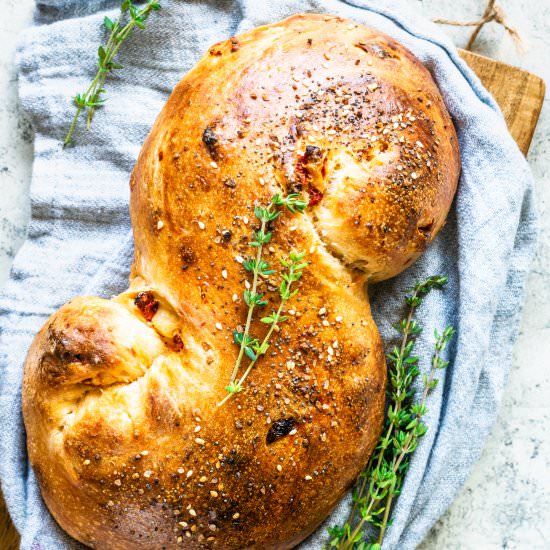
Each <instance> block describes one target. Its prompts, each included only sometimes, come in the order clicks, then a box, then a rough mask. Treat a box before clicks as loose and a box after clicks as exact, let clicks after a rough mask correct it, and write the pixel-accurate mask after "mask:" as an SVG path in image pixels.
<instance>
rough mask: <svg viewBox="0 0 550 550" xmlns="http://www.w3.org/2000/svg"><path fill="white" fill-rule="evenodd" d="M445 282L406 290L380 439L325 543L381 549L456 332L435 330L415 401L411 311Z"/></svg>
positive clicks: (348, 549) (416, 329)
mask: <svg viewBox="0 0 550 550" xmlns="http://www.w3.org/2000/svg"><path fill="white" fill-rule="evenodd" d="M446 283H447V278H446V277H429V278H428V279H426V280H425V281H423V282H418V283H417V284H416V285H415V287H414V289H413V292H412V294H411V295H409V296H407V298H406V304H407V306H408V313H407V315H406V316H405V318H404V319H402V320H401V321H400V323H399V324H398V325H397V326H396V328H397V329H398V330H399V332H401V335H402V339H401V345H400V346H399V347H394V348H393V350H392V351H391V353H389V354H388V359H389V365H390V368H389V376H388V378H389V387H388V395H389V398H390V404H389V407H388V414H387V418H386V422H385V426H384V430H383V434H382V436H381V437H380V440H379V444H378V446H377V447H376V450H375V451H374V453H373V455H372V456H371V458H370V460H369V463H368V464H367V467H366V468H365V470H364V471H363V473H362V474H361V477H362V481H361V483H360V485H359V487H358V489H357V491H356V492H354V495H353V506H352V510H351V513H350V515H349V517H348V520H347V521H346V523H345V524H344V525H343V526H335V527H332V528H331V529H329V533H330V535H331V537H332V538H331V540H330V542H329V546H330V547H331V548H338V549H339V550H358V549H361V550H380V547H381V544H382V541H383V539H384V535H385V533H386V529H387V526H388V524H389V520H390V515H391V508H392V504H393V501H394V499H395V497H396V496H397V495H398V494H399V492H400V489H401V486H402V484H403V480H404V477H405V474H406V471H407V468H408V464H409V457H410V455H411V454H412V453H413V452H414V450H415V449H416V447H417V445H418V441H419V439H420V438H421V437H422V436H423V435H424V434H425V433H426V431H427V427H426V426H425V424H423V422H422V418H423V416H424V415H425V414H426V412H427V408H426V401H427V398H428V395H429V392H430V391H431V390H432V389H434V388H435V387H436V385H437V379H436V378H435V371H436V370H437V369H442V368H445V367H446V366H447V365H448V362H444V361H442V359H441V354H442V352H443V351H444V349H445V348H446V346H447V344H448V342H449V341H450V340H451V338H452V337H453V335H454V329H453V328H452V327H447V328H446V329H445V330H444V332H443V333H442V334H441V335H439V334H438V333H437V331H436V332H435V340H436V342H435V352H434V354H433V356H432V361H431V366H430V371H429V373H428V374H424V375H423V376H422V383H423V391H422V394H421V397H420V399H419V401H417V402H413V401H412V396H413V389H412V384H413V381H414V380H415V378H416V377H417V376H418V374H419V369H418V366H417V364H418V357H415V356H413V355H412V350H413V347H414V341H415V338H416V337H417V336H418V335H419V334H420V333H421V330H422V329H421V327H420V326H419V325H418V323H417V322H416V320H415V319H414V314H415V312H416V310H417V309H418V306H419V305H420V304H421V303H422V299H423V297H424V296H426V295H427V294H428V293H429V292H430V290H431V289H433V288H441V287H443V286H444V285H445V284H446ZM369 526H370V527H371V528H372V527H374V528H378V529H379V531H378V536H376V537H375V538H374V539H372V538H371V542H370V543H368V542H365V541H364V539H365V536H366V531H367V530H368V529H369Z"/></svg>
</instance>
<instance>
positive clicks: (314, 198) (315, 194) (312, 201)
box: [307, 185, 323, 206]
mask: <svg viewBox="0 0 550 550" xmlns="http://www.w3.org/2000/svg"><path fill="white" fill-rule="evenodd" d="M307 192H308V194H309V206H315V205H316V204H319V203H320V202H321V201H322V200H323V193H321V191H319V189H317V187H313V185H308V188H307Z"/></svg>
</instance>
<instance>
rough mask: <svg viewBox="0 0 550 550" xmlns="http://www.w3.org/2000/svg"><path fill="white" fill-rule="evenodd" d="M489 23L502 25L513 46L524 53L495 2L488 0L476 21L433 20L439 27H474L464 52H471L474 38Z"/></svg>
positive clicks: (521, 45) (502, 11)
mask: <svg viewBox="0 0 550 550" xmlns="http://www.w3.org/2000/svg"><path fill="white" fill-rule="evenodd" d="M491 21H494V22H495V23H497V24H499V25H502V26H503V27H504V29H505V30H506V32H508V34H509V35H510V36H511V38H512V40H513V41H514V44H515V46H516V48H517V50H518V51H519V52H523V51H524V46H523V42H522V40H521V36H520V35H519V33H518V31H516V29H514V28H513V27H511V26H510V25H509V24H508V21H507V20H506V14H505V13H504V10H503V9H502V8H501V7H500V6H499V5H498V4H497V3H496V0H488V2H487V6H486V7H485V11H484V12H483V15H482V16H481V19H479V20H478V21H451V20H449V19H434V23H439V24H441V25H453V26H455V27H475V29H474V31H473V32H472V34H471V36H470V39H469V40H468V44H466V48H465V49H466V50H471V49H472V46H473V45H474V42H475V41H476V38H477V37H478V35H479V33H480V31H481V29H482V28H483V27H484V26H485V25H486V24H487V23H490V22H491Z"/></svg>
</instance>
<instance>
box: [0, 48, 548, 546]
mask: <svg viewBox="0 0 550 550" xmlns="http://www.w3.org/2000/svg"><path fill="white" fill-rule="evenodd" d="M459 52H460V55H461V56H462V58H463V59H464V60H465V61H466V63H468V65H470V67H471V68H472V69H473V70H474V72H475V73H476V74H477V75H478V76H479V78H480V80H481V82H482V83H483V84H484V85H485V87H486V88H487V90H489V92H491V93H492V94H493V96H494V98H495V99H496V100H497V103H498V104H499V105H500V108H501V109H502V112H503V114H504V117H505V119H506V123H507V125H508V129H509V130H510V133H511V134H512V136H513V138H514V139H515V140H516V143H517V144H518V145H519V148H520V149H521V150H522V151H523V153H524V154H525V155H526V154H527V151H528V150H529V145H530V144H531V139H532V138H533V134H534V132H535V127H536V125H537V121H538V119H539V115H540V111H541V109H542V102H543V100H544V90H545V86H544V81H543V80H542V79H541V78H539V77H538V76H536V75H534V74H531V73H529V72H527V71H524V70H522V69H518V68H517V67H512V66H511V65H507V64H506V63H501V62H500V61H495V60H493V59H490V58H488V57H484V56H482V55H478V54H475V53H471V52H467V51H465V50H459ZM18 548H19V536H18V534H17V532H16V531H15V529H14V528H13V525H12V523H11V521H10V518H9V515H8V513H7V511H6V508H5V505H4V500H3V499H2V495H1V493H0V550H17V549H18Z"/></svg>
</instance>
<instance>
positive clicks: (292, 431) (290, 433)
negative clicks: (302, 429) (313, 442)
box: [288, 428, 298, 435]
mask: <svg viewBox="0 0 550 550" xmlns="http://www.w3.org/2000/svg"><path fill="white" fill-rule="evenodd" d="M297 432H298V430H297V429H296V428H294V429H292V430H290V432H288V435H296V433H297Z"/></svg>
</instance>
